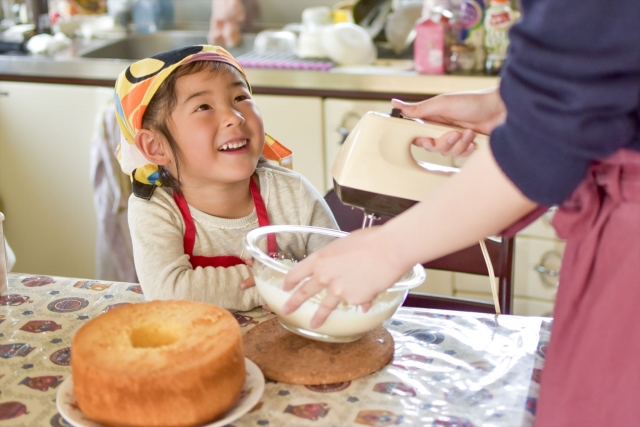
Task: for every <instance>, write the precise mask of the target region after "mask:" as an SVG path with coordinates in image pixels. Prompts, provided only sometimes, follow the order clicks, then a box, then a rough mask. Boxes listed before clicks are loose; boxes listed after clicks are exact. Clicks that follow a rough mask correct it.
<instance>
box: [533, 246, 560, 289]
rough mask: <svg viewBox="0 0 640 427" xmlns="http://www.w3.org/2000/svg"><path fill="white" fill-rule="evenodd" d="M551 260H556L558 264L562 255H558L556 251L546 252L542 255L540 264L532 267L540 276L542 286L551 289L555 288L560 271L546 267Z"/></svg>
mask: <svg viewBox="0 0 640 427" xmlns="http://www.w3.org/2000/svg"><path fill="white" fill-rule="evenodd" d="M553 258H556V259H557V260H558V262H560V260H561V259H562V255H560V253H559V252H556V251H549V252H546V253H545V254H544V255H542V259H541V260H540V263H539V264H538V265H536V266H534V267H533V269H534V270H535V271H537V272H538V274H539V275H540V280H541V281H542V283H543V284H545V285H547V286H549V287H551V288H557V287H558V280H557V277H558V276H560V269H557V270H554V269H552V268H548V267H546V265H547V263H548V262H549V260H551V259H553Z"/></svg>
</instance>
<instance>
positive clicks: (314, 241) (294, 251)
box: [244, 225, 426, 343]
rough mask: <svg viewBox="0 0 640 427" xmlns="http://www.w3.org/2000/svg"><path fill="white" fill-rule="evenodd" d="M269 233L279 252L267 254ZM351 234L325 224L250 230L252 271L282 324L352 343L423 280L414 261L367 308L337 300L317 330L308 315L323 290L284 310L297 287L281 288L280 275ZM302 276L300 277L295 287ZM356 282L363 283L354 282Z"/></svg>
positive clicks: (309, 334)
mask: <svg viewBox="0 0 640 427" xmlns="http://www.w3.org/2000/svg"><path fill="white" fill-rule="evenodd" d="M268 235H275V236H276V241H277V244H278V248H279V252H278V254H277V258H276V257H270V256H269V255H268V254H267V253H266V241H267V236H268ZM348 235H349V233H345V232H343V231H338V230H331V229H327V228H320V227H311V226H303V225H271V226H267V227H260V228H257V229H255V230H252V231H250V232H249V233H248V234H247V236H246V237H245V240H244V246H245V248H246V249H247V251H248V252H249V253H250V254H251V256H253V259H254V261H253V275H254V277H255V281H256V286H257V288H258V292H259V293H260V295H261V296H262V298H263V299H264V301H265V303H266V304H267V305H268V306H269V307H270V308H271V310H273V311H274V312H275V314H276V315H277V316H278V320H279V321H280V323H281V324H282V326H284V327H285V328H286V329H288V330H290V331H291V332H294V333H296V334H299V335H302V336H304V337H306V338H311V339H315V340H318V341H326V342H334V343H341V342H351V341H356V340H358V339H360V338H361V337H362V336H363V335H364V334H366V333H367V332H368V331H370V330H372V329H374V328H376V327H378V326H380V325H382V323H383V322H384V321H385V320H387V319H389V318H390V317H391V316H393V314H394V313H395V312H396V310H397V309H398V307H400V306H401V305H402V303H403V302H404V300H405V298H406V296H407V294H408V293H409V290H410V289H412V288H414V287H416V286H418V285H420V284H421V283H422V282H424V279H425V277H426V273H425V271H424V268H423V267H422V266H421V265H420V264H416V265H415V266H414V267H413V268H412V269H411V270H410V271H409V272H407V273H406V274H405V275H404V276H403V277H402V278H401V279H400V280H399V281H398V282H397V283H395V284H394V285H393V286H391V287H390V288H389V289H387V291H385V292H382V293H381V294H380V295H378V296H377V297H376V299H375V300H374V302H373V305H372V306H371V308H370V309H369V310H368V311H367V312H366V313H365V312H364V311H363V310H362V307H361V306H355V305H349V304H347V303H346V302H344V301H343V302H341V303H340V304H339V305H338V307H336V309H335V310H334V311H333V312H332V313H331V314H330V315H329V317H328V318H327V320H326V321H325V323H324V324H323V325H321V326H320V327H319V328H317V329H312V328H311V326H310V322H311V318H312V317H313V315H314V314H315V312H316V310H317V309H318V307H319V306H320V303H321V302H322V299H323V298H324V295H325V291H321V292H320V293H318V294H317V295H315V296H313V297H312V298H310V299H309V300H307V301H305V302H304V303H303V304H302V305H301V306H300V308H298V310H296V311H295V312H293V313H291V314H289V315H283V314H282V306H283V305H284V303H285V302H286V301H287V300H288V299H289V297H290V296H291V295H292V294H293V293H294V292H295V289H294V290H293V291H290V292H285V291H284V290H282V285H283V281H284V277H285V275H286V274H287V272H288V271H289V270H291V268H293V266H294V265H295V263H296V262H298V261H301V260H303V259H304V258H305V257H306V256H308V255H310V254H312V253H313V252H314V251H315V250H318V249H320V248H321V247H323V246H325V245H327V244H328V243H331V242H332V241H333V240H335V239H339V238H342V237H345V236H348ZM305 281H306V280H303V281H301V282H300V283H299V284H298V286H297V287H296V289H297V288H298V287H299V286H301V284H303V283H304V282H305ZM354 286H367V284H366V283H354Z"/></svg>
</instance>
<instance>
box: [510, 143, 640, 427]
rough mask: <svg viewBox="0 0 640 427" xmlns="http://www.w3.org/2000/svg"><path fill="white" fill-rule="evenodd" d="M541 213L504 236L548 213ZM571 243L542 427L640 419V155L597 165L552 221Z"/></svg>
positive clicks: (549, 355) (545, 373)
mask: <svg viewBox="0 0 640 427" xmlns="http://www.w3.org/2000/svg"><path fill="white" fill-rule="evenodd" d="M546 210H547V207H539V208H538V209H536V210H534V211H533V212H531V213H530V214H529V215H527V216H526V217H524V218H522V219H521V220H520V221H518V222H517V223H516V224H514V225H512V226H511V227H509V228H508V229H507V230H505V231H504V232H503V233H502V234H504V235H508V236H513V235H514V234H515V233H516V232H517V231H519V230H521V229H522V228H524V227H525V226H526V225H528V224H530V223H531V222H532V221H534V220H535V219H536V218H537V217H539V216H540V215H542V214H543V213H544V212H545V211H546ZM552 222H553V226H554V227H555V229H556V232H557V234H558V236H559V237H560V238H562V239H564V240H566V241H567V245H566V248H565V251H564V256H563V259H562V269H561V271H562V272H561V274H560V284H559V286H558V294H557V296H556V303H555V308H554V317H553V323H552V327H551V339H550V342H549V343H544V344H548V347H547V346H546V345H545V346H544V347H546V348H547V350H546V351H545V352H542V353H543V354H544V355H545V362H544V367H543V369H542V380H541V384H540V395H539V397H538V402H537V405H536V406H537V409H536V420H535V425H536V427H565V426H581V427H600V426H615V427H631V426H637V425H639V424H638V423H640V152H637V151H633V150H619V151H617V152H616V153H615V154H613V155H612V156H611V157H608V158H606V159H604V160H600V161H598V162H594V164H593V165H592V166H591V167H590V168H589V171H588V172H587V174H586V176H585V178H584V179H583V180H582V182H581V183H580V185H579V186H578V188H577V189H576V190H575V191H574V192H573V194H572V195H571V196H570V197H569V198H568V199H567V200H566V201H565V202H564V203H562V204H561V205H560V206H559V208H558V212H556V214H555V215H554V217H553V221H552Z"/></svg>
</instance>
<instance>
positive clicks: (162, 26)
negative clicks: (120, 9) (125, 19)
mask: <svg viewBox="0 0 640 427" xmlns="http://www.w3.org/2000/svg"><path fill="white" fill-rule="evenodd" d="M131 18H132V19H133V25H134V27H135V29H136V31H137V32H139V33H155V32H156V31H158V30H166V29H168V28H170V27H171V25H172V24H173V2H172V1H171V0H137V1H136V2H135V3H134V5H133V7H132V9H131Z"/></svg>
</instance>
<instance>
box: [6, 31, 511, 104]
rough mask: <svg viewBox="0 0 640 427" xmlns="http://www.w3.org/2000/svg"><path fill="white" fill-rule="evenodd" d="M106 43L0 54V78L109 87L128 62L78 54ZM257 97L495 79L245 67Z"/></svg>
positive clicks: (431, 91)
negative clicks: (36, 52)
mask: <svg viewBox="0 0 640 427" xmlns="http://www.w3.org/2000/svg"><path fill="white" fill-rule="evenodd" d="M110 42H111V41H110V40H88V41H87V40H82V39H74V41H73V45H72V46H71V47H70V48H68V49H66V50H64V51H61V52H59V53H57V54H55V55H53V56H36V55H0V80H4V81H23V82H35V83H60V84H80V85H90V86H111V85H113V83H114V81H115V79H116V78H117V76H118V74H119V73H120V72H121V71H122V70H124V69H125V68H126V67H127V66H129V65H130V64H131V63H132V61H128V60H117V59H93V58H84V57H82V56H81V55H82V53H83V52H85V51H87V50H90V49H93V48H95V47H96V46H100V45H104V44H107V43H110ZM246 72H247V75H248V77H249V81H250V82H251V85H252V86H253V88H254V92H255V93H258V94H274V95H299V96H320V97H337V98H349V99H381V100H388V99H389V98H390V97H395V96H397V97H403V98H404V99H409V100H417V99H423V98H426V97H428V96H431V95H437V94H440V93H445V92H452V91H464V90H477V89H484V88H490V87H495V86H497V85H498V81H499V80H498V78H497V77H486V76H480V75H478V76H451V75H442V76H436V75H420V74H417V73H415V72H413V71H402V70H400V69H397V68H394V67H393V66H389V67H385V66H369V67H356V68H354V67H349V68H340V67H338V68H334V69H333V70H331V71H328V72H324V71H306V70H305V71H302V70H274V69H257V68H248V69H247V70H246Z"/></svg>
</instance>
